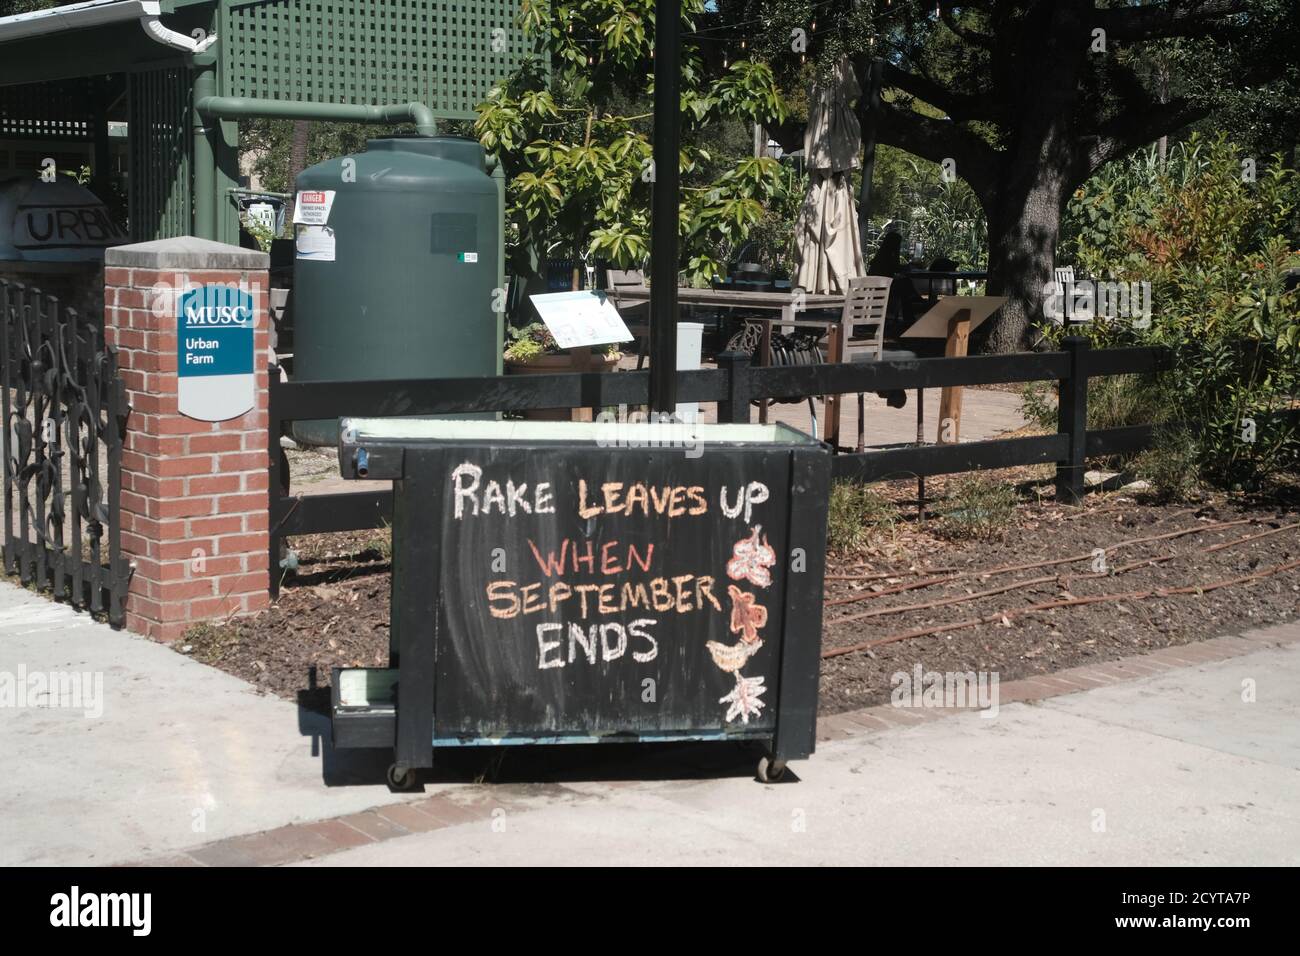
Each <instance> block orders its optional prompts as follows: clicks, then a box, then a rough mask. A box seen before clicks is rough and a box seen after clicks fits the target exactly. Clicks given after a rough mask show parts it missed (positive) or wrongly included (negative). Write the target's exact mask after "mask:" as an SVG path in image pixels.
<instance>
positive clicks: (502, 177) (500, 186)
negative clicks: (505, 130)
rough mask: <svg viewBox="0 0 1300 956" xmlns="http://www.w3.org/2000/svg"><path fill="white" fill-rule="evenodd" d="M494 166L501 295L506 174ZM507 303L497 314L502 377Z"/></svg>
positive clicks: (498, 351) (498, 276)
mask: <svg viewBox="0 0 1300 956" xmlns="http://www.w3.org/2000/svg"><path fill="white" fill-rule="evenodd" d="M488 162H489V163H490V164H491V166H492V181H493V182H494V183H496V187H497V224H498V228H497V288H498V289H500V290H501V294H502V295H504V294H505V289H506V174H505V170H503V169H502V168H501V163H500V161H498V160H492V159H489V160H488ZM507 305H509V303H507V302H503V303H502V305H501V311H499V312H498V313H497V374H498V375H501V374H502V373H503V371H504V368H503V367H504V365H505V353H504V350H505V344H506V306H507Z"/></svg>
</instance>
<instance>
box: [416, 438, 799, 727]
mask: <svg viewBox="0 0 1300 956" xmlns="http://www.w3.org/2000/svg"><path fill="white" fill-rule="evenodd" d="M790 475H791V456H790V449H789V448H774V447H770V446H767V447H764V446H755V447H709V448H705V449H704V450H703V453H702V454H700V455H699V456H698V457H694V458H691V457H687V455H686V454H685V453H684V452H683V451H682V450H681V449H647V450H639V449H627V450H619V451H617V452H614V451H611V450H609V449H594V448H575V447H559V448H557V447H553V446H552V447H528V448H520V447H502V446H496V447H487V446H470V447H464V448H461V449H458V450H457V453H456V464H455V465H454V466H453V467H451V468H450V473H448V474H445V475H443V476H442V477H441V480H443V481H444V482H445V483H446V486H445V489H444V495H443V498H442V503H441V506H440V507H441V520H440V524H441V532H440V545H441V547H440V552H441V555H442V560H441V571H440V577H439V576H438V574H437V573H436V572H434V571H433V569H430V571H429V572H428V573H427V574H426V577H427V586H428V587H429V588H431V589H432V588H437V589H439V592H440V598H441V600H440V602H439V604H440V610H439V619H438V627H437V645H438V646H437V654H436V661H437V664H436V667H437V687H436V694H435V713H434V730H435V738H436V739H439V740H440V741H447V740H452V739H456V740H459V741H461V742H471V741H476V740H485V739H486V740H493V739H509V738H516V739H518V738H530V739H539V740H545V739H552V738H563V737H566V736H569V737H584V738H591V737H594V738H615V737H617V736H619V735H628V736H629V737H630V738H634V737H642V738H645V737H655V736H671V735H674V734H678V735H690V736H693V737H709V736H716V737H728V736H745V737H767V738H770V737H772V736H773V734H774V732H775V729H776V726H777V709H778V708H777V701H778V694H779V693H780V675H781V670H782V666H781V662H782V635H783V634H784V633H785V630H786V624H787V622H786V620H785V618H784V615H783V611H782V608H783V601H782V595H783V594H784V593H786V583H785V577H786V574H787V569H788V557H787V555H788V541H787V535H788V527H789V514H790V508H791V505H792V502H791V500H790V494H789V483H790ZM512 511H513V514H511V512H512ZM818 578H819V580H818V581H817V582H816V589H817V591H818V593H819V595H820V576H818ZM809 586H812V585H811V584H810V585H809ZM432 623H433V622H428V624H427V625H426V633H427V634H428V639H429V640H432V639H433V632H434V628H433V626H432ZM403 663H405V662H403ZM814 666H815V665H814ZM814 681H815V670H814ZM814 687H815V684H814Z"/></svg>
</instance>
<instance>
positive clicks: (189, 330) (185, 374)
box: [176, 285, 256, 422]
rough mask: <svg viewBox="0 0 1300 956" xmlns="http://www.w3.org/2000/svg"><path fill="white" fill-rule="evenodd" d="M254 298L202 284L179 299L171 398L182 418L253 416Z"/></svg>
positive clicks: (230, 288)
mask: <svg viewBox="0 0 1300 956" xmlns="http://www.w3.org/2000/svg"><path fill="white" fill-rule="evenodd" d="M253 325H254V313H253V296H252V295H251V294H250V293H249V292H248V291H247V290H245V289H240V288H236V287H234V286H226V285H205V286H199V287H197V288H194V289H189V290H187V291H185V292H184V293H182V294H181V296H180V299H179V302H178V306H177V310H176V376H177V382H176V399H177V407H178V408H179V410H180V413H181V414H182V415H188V416H189V417H190V418H197V419H199V420H201V421H205V422H223V421H226V420H227V419H231V418H238V417H239V416H240V415H243V414H244V413H245V412H249V411H252V409H253V405H254V404H255V402H256V383H255V381H254V378H253Z"/></svg>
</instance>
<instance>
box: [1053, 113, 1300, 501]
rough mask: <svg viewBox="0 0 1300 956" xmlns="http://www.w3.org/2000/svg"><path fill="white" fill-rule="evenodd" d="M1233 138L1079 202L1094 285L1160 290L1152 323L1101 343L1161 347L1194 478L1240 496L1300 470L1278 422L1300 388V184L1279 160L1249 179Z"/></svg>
mask: <svg viewBox="0 0 1300 956" xmlns="http://www.w3.org/2000/svg"><path fill="white" fill-rule="evenodd" d="M1245 179H1246V177H1244V176H1243V172H1242V164H1241V158H1240V157H1239V156H1237V155H1236V152H1235V151H1234V150H1233V148H1232V146H1231V145H1230V144H1229V143H1228V142H1227V140H1226V139H1225V138H1223V137H1219V138H1216V139H1213V140H1203V139H1200V138H1198V137H1195V136H1194V137H1192V139H1191V140H1189V141H1188V142H1187V143H1185V144H1182V145H1181V146H1179V147H1178V148H1176V149H1175V150H1173V151H1172V152H1171V153H1170V157H1169V161H1168V162H1167V164H1166V165H1165V166H1163V167H1161V166H1160V165H1159V164H1158V163H1153V162H1152V160H1151V157H1150V156H1149V155H1141V156H1138V157H1135V158H1134V159H1132V160H1130V161H1129V162H1128V163H1127V164H1123V163H1121V164H1115V168H1111V167H1108V168H1107V170H1104V171H1103V172H1102V174H1100V175H1099V176H1097V177H1094V179H1093V180H1090V181H1089V183H1088V184H1086V185H1085V187H1084V188H1083V189H1081V190H1080V191H1079V192H1078V193H1076V195H1075V198H1074V200H1073V201H1072V202H1071V204H1070V220H1071V223H1072V226H1071V230H1072V231H1073V236H1072V238H1071V239H1070V241H1069V245H1068V247H1067V248H1068V249H1070V250H1071V251H1072V253H1073V255H1074V257H1075V261H1076V263H1077V264H1078V265H1079V266H1080V267H1081V268H1082V269H1084V270H1086V271H1088V272H1091V274H1092V275H1093V276H1094V277H1096V278H1103V279H1113V280H1118V281H1120V282H1149V283H1150V284H1151V301H1152V315H1151V317H1150V321H1149V322H1143V323H1134V322H1132V321H1124V320H1115V319H1112V320H1108V321H1096V322H1093V323H1091V324H1090V325H1089V326H1087V327H1085V330H1084V331H1085V334H1086V335H1088V337H1089V338H1090V339H1091V340H1092V342H1093V344H1094V345H1095V346H1103V347H1104V346H1122V345H1158V346H1165V347H1168V348H1170V349H1172V350H1173V352H1174V354H1175V362H1174V366H1173V369H1172V370H1171V371H1170V372H1168V373H1166V374H1165V375H1163V376H1161V379H1160V382H1159V392H1158V393H1157V394H1158V395H1159V396H1160V398H1161V400H1162V403H1163V405H1164V407H1165V408H1167V409H1170V410H1171V411H1176V413H1177V415H1178V416H1179V417H1180V419H1182V420H1183V421H1185V422H1186V424H1187V427H1188V428H1190V429H1191V430H1192V432H1193V433H1194V434H1195V435H1196V440H1195V442H1193V443H1192V445H1193V446H1194V450H1193V451H1192V454H1193V455H1194V463H1193V467H1194V470H1195V471H1196V472H1197V473H1198V475H1199V476H1200V477H1201V478H1204V479H1206V480H1208V481H1210V482H1212V483H1214V484H1217V485H1221V486H1228V487H1254V486H1258V485H1259V484H1260V483H1261V482H1262V481H1263V480H1264V479H1265V478H1267V477H1268V476H1269V474H1271V473H1272V472H1274V471H1275V470H1277V469H1280V468H1286V467H1294V465H1295V464H1296V461H1297V451H1298V450H1300V443H1297V440H1296V436H1295V434H1294V430H1293V429H1292V428H1291V427H1290V426H1289V425H1287V424H1286V423H1285V422H1284V421H1282V420H1281V419H1280V418H1278V417H1276V416H1275V415H1274V413H1275V412H1277V411H1279V410H1280V409H1283V408H1286V407H1288V406H1289V405H1290V404H1291V397H1292V396H1293V395H1294V394H1295V393H1296V391H1297V389H1300V361H1298V360H1300V290H1297V289H1295V288H1291V289H1287V288H1286V283H1287V274H1288V271H1289V270H1291V269H1294V268H1295V267H1296V266H1297V265H1300V253H1297V252H1295V251H1293V250H1294V249H1295V248H1296V245H1298V244H1300V229H1298V227H1297V221H1296V210H1297V201H1298V199H1300V178H1298V177H1297V175H1296V173H1295V171H1294V170H1292V169H1289V168H1287V167H1286V166H1285V165H1284V164H1283V162H1282V158H1281V157H1280V156H1275V157H1273V159H1272V161H1271V162H1268V163H1260V164H1258V167H1257V170H1256V176H1255V178H1254V181H1245Z"/></svg>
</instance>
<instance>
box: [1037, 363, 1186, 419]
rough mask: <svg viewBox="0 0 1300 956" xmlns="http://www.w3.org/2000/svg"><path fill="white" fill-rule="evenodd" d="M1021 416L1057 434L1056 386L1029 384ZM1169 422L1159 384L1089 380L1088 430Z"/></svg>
mask: <svg viewBox="0 0 1300 956" xmlns="http://www.w3.org/2000/svg"><path fill="white" fill-rule="evenodd" d="M1020 413H1021V414H1022V415H1023V416H1024V417H1025V419H1026V420H1027V421H1028V422H1030V423H1031V424H1033V425H1037V426H1038V427H1040V428H1043V429H1046V430H1048V431H1055V430H1056V426H1057V421H1056V418H1057V416H1056V386H1055V385H1053V384H1050V383H1048V382H1027V383H1025V386H1024V388H1022V389H1021V391H1020ZM1168 418H1169V402H1168V399H1167V398H1166V396H1165V395H1164V393H1163V390H1162V388H1161V386H1160V383H1159V382H1157V381H1154V380H1152V379H1150V378H1147V377H1144V376H1139V375H1106V376H1102V377H1099V378H1091V379H1089V380H1088V428H1089V430H1093V429H1101V428H1122V427H1124V426H1126V425H1151V424H1158V423H1160V422H1163V421H1165V420H1166V419H1168Z"/></svg>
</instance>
